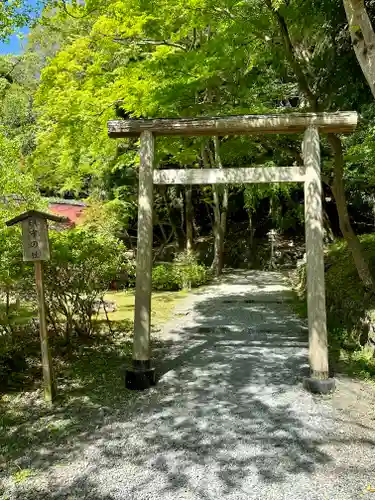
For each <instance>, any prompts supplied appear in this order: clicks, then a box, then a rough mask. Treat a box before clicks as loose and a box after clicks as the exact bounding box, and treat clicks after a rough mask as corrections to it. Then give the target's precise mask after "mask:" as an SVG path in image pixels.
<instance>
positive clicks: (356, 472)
mask: <svg viewBox="0 0 375 500" xmlns="http://www.w3.org/2000/svg"><path fill="white" fill-rule="evenodd" d="M278 287H279V289H278ZM286 297H287V295H286V294H285V290H284V289H283V287H282V286H280V277H278V275H277V274H276V273H268V274H266V273H259V274H253V273H249V272H247V273H244V272H242V273H239V274H232V275H230V276H226V277H224V279H223V281H222V282H221V283H219V284H217V285H215V286H212V287H210V288H209V289H208V290H206V291H205V293H203V294H197V295H196V297H195V301H194V304H193V309H192V311H191V313H190V314H188V315H185V316H184V317H179V318H177V319H176V320H175V324H174V325H173V328H171V332H170V333H171V336H170V340H169V341H168V340H163V341H162V342H161V341H160V342H157V343H156V345H155V354H156V361H157V367H158V372H159V384H158V385H157V387H156V388H154V389H152V390H151V391H149V392H147V393H143V394H141V395H139V396H138V397H137V398H135V399H134V400H133V401H132V403H129V404H128V405H123V406H115V407H114V408H113V410H112V411H110V412H109V413H108V415H107V417H106V418H105V419H104V420H103V421H102V422H101V423H100V425H98V426H97V427H96V428H95V429H92V428H90V432H88V433H87V435H82V434H81V435H80V436H79V443H77V445H79V446H78V449H79V453H78V452H77V453H75V454H71V453H67V456H66V457H65V459H66V462H67V464H66V467H64V468H63V469H62V470H61V469H57V468H56V467H50V468H49V470H48V471H47V472H48V474H47V473H46V474H44V476H43V478H39V479H38V480H37V479H35V480H30V481H29V482H28V483H27V484H25V485H24V486H20V487H19V489H18V491H17V492H15V493H14V496H12V497H11V498H12V499H13V498H22V499H25V498H39V496H38V495H43V498H46V499H55V498H56V499H57V498H59V499H60V498H61V499H62V498H70V499H71V500H72V499H74V500H76V499H77V500H78V499H79V498H86V499H98V500H107V499H108V500H114V499H127V500H128V499H129V500H131V499H141V500H146V499H150V498H155V499H166V500H169V499H201V500H208V499H209V500H213V499H215V500H217V499H224V498H225V499H230V500H232V499H233V500H234V499H243V500H245V499H248V498H254V499H260V498H262V499H268V498H269V499H271V498H278V499H283V498H285V499H287V498H288V499H289V498H292V499H296V500H298V499H309V500H310V499H323V498H330V499H334V498H337V499H339V498H340V500H342V499H346V498H347V499H350V498H356V496H355V495H356V494H358V495H359V494H360V492H361V485H362V483H361V481H362V480H363V481H364V483H363V484H367V483H366V481H367V478H368V477H370V476H371V474H372V473H373V469H372V458H371V457H373V450H374V445H375V442H374V440H373V439H372V438H371V437H370V436H371V432H373V431H372V430H371V429H370V430H368V429H367V428H366V429H364V428H362V429H361V428H360V426H358V427H357V426H356V423H355V422H352V421H349V422H348V423H345V422H344V421H343V419H341V422H339V424H338V426H337V423H336V422H335V418H336V417H335V415H334V412H333V409H332V406H331V403H330V400H322V399H314V398H313V397H312V396H311V395H310V394H308V393H306V392H305V391H304V390H303V389H302V387H301V379H302V377H303V376H304V375H305V374H307V373H308V372H307V370H308V365H307V331H306V328H305V326H304V324H303V323H301V322H300V320H298V319H297V318H295V316H294V315H293V314H292V312H291V311H290V310H289V308H288V306H287V304H285V298H286ZM338 420H339V419H338ZM340 426H341V427H342V428H345V426H348V427H350V429H351V432H345V433H341V432H340V430H339V429H338V427H340ZM338 450H340V452H339V453H338ZM354 450H357V451H358V450H362V451H361V452H363V450H369V460H367V459H365V458H362V459H361V456H362V455H361V454H360V453H361V452H358V454H357V455H356V453H355V451H354ZM62 451H63V450H62ZM353 452H354V457H353ZM340 453H341V455H340ZM355 455H356V456H355ZM61 456H62V455H61V454H60V458H61ZM53 464H54V465H56V462H54V461H53V452H52V458H51V461H50V465H51V466H52V465H53ZM342 476H344V479H342V480H341V479H339V477H342ZM348 478H349V479H350V481H349V479H348ZM17 495H19V496H17ZM33 495H34V496H33Z"/></svg>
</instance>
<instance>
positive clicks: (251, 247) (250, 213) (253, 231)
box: [247, 210, 255, 267]
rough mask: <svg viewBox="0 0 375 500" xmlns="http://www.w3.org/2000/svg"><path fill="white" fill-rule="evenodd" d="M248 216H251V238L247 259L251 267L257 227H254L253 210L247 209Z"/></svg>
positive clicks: (249, 229) (248, 244)
mask: <svg viewBox="0 0 375 500" xmlns="http://www.w3.org/2000/svg"><path fill="white" fill-rule="evenodd" d="M247 213H248V216H249V228H248V232H249V239H248V242H247V260H248V263H249V266H250V267H251V266H252V264H253V261H254V259H253V249H254V248H253V247H254V234H255V228H254V222H253V212H252V211H251V210H248V211H247Z"/></svg>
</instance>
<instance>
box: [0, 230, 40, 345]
mask: <svg viewBox="0 0 375 500" xmlns="http://www.w3.org/2000/svg"><path fill="white" fill-rule="evenodd" d="M0 255H1V259H0V299H1V304H0V334H4V335H5V334H9V335H12V333H14V332H15V330H17V329H18V325H19V323H20V319H22V316H24V314H25V310H24V309H22V308H21V307H20V304H21V301H23V302H25V301H26V302H32V300H33V299H34V296H35V292H34V283H33V270H32V268H31V267H30V266H28V265H26V263H24V262H23V261H22V244H21V233H20V231H19V229H18V228H9V229H3V230H1V231H0ZM20 317H21V318H20ZM21 323H22V321H21Z"/></svg>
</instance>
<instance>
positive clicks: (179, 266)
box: [152, 252, 209, 290]
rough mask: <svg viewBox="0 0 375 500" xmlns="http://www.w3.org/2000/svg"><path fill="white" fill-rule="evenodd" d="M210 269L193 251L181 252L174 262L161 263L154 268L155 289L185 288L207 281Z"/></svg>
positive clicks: (153, 284) (153, 281) (153, 280)
mask: <svg viewBox="0 0 375 500" xmlns="http://www.w3.org/2000/svg"><path fill="white" fill-rule="evenodd" d="M208 279H209V272H208V269H207V268H206V267H205V266H203V265H202V264H199V263H198V262H197V259H196V257H195V256H194V254H192V253H188V252H183V253H181V254H179V255H178V256H177V257H176V258H175V260H174V262H173V263H171V264H160V265H158V266H155V267H154V268H153V270H152V286H153V288H154V290H183V289H186V288H195V287H198V286H201V285H204V284H205V283H207V281H208Z"/></svg>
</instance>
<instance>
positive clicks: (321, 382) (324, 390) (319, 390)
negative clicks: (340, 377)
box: [303, 377, 336, 394]
mask: <svg viewBox="0 0 375 500" xmlns="http://www.w3.org/2000/svg"><path fill="white" fill-rule="evenodd" d="M303 386H304V388H305V389H306V390H307V391H309V392H312V393H313V394H329V393H331V392H333V391H334V390H335V388H336V381H335V379H334V378H325V379H320V378H316V377H308V378H305V379H304V380H303Z"/></svg>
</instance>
